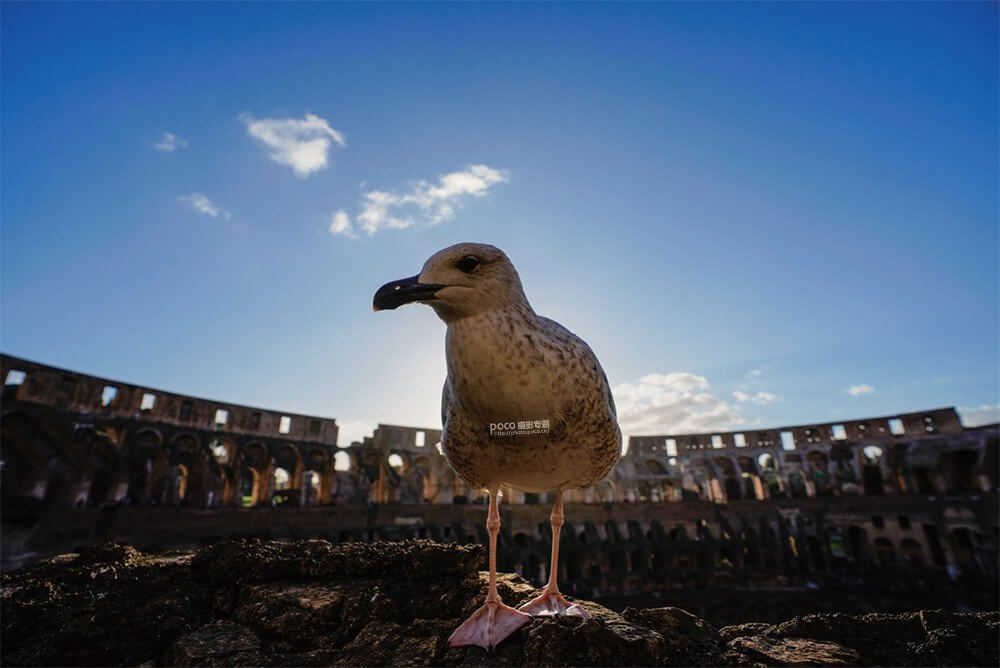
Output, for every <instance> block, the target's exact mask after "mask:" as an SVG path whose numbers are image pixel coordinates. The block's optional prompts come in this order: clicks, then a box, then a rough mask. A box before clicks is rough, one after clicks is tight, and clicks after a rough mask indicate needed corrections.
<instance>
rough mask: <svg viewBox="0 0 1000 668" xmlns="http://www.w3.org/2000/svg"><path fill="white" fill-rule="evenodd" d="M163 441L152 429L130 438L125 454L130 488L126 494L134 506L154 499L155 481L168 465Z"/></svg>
mask: <svg viewBox="0 0 1000 668" xmlns="http://www.w3.org/2000/svg"><path fill="white" fill-rule="evenodd" d="M161 442H162V441H161V439H160V435H159V434H158V433H157V432H155V431H153V430H152V429H144V430H142V431H140V432H138V433H137V434H136V435H135V437H134V438H133V439H130V443H129V446H128V448H127V451H126V455H125V459H126V466H127V469H128V472H127V475H128V490H127V491H126V493H125V496H126V498H127V499H128V501H129V503H130V504H131V505H133V506H139V505H143V504H145V503H146V502H147V501H153V499H154V491H153V487H154V482H156V478H157V477H158V475H159V474H162V472H163V470H164V468H165V467H166V457H165V456H164V455H163V452H162V450H161V447H160V444H161Z"/></svg>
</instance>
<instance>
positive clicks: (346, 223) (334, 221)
mask: <svg viewBox="0 0 1000 668" xmlns="http://www.w3.org/2000/svg"><path fill="white" fill-rule="evenodd" d="M330 234H343V235H344V236H345V237H348V238H351V239H354V238H355V237H357V236H358V235H356V234H355V233H354V224H353V223H351V217H350V216H348V215H347V212H346V211H344V210H343V209H340V210H338V211H335V212H334V213H333V214H331V215H330Z"/></svg>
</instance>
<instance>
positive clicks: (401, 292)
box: [372, 274, 445, 311]
mask: <svg viewBox="0 0 1000 668" xmlns="http://www.w3.org/2000/svg"><path fill="white" fill-rule="evenodd" d="M419 278H420V274H417V275H416V276H410V277H409V278H401V279H399V280H398V281H389V282H388V283H386V284H385V285H383V286H382V287H381V288H379V289H378V292H376V293H375V299H373V300H372V307H373V308H374V309H375V310H376V311H383V310H386V309H390V310H391V309H394V308H399V307H400V306H402V305H403V304H409V303H410V302H426V301H431V300H432V299H434V295H435V293H436V292H437V291H438V290H440V289H441V288H443V287H445V286H444V285H436V284H433V283H421V282H420V281H419V280H418V279H419Z"/></svg>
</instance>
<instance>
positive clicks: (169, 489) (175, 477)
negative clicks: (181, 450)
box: [164, 464, 188, 506]
mask: <svg viewBox="0 0 1000 668" xmlns="http://www.w3.org/2000/svg"><path fill="white" fill-rule="evenodd" d="M164 487H165V498H164V505H167V506H179V505H181V502H183V501H184V497H185V496H186V495H187V487H188V468H187V467H186V466H184V465H183V464H172V465H170V466H169V467H168V468H167V473H166V478H165V485H164Z"/></svg>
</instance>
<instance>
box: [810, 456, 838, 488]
mask: <svg viewBox="0 0 1000 668" xmlns="http://www.w3.org/2000/svg"><path fill="white" fill-rule="evenodd" d="M806 462H807V465H808V467H809V478H810V479H811V480H812V483H813V487H814V488H815V490H816V496H830V495H831V494H832V493H833V480H832V479H831V476H830V459H829V458H828V457H827V456H826V454H825V453H823V452H820V451H818V450H814V451H812V452H810V453H809V454H807V455H806Z"/></svg>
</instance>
